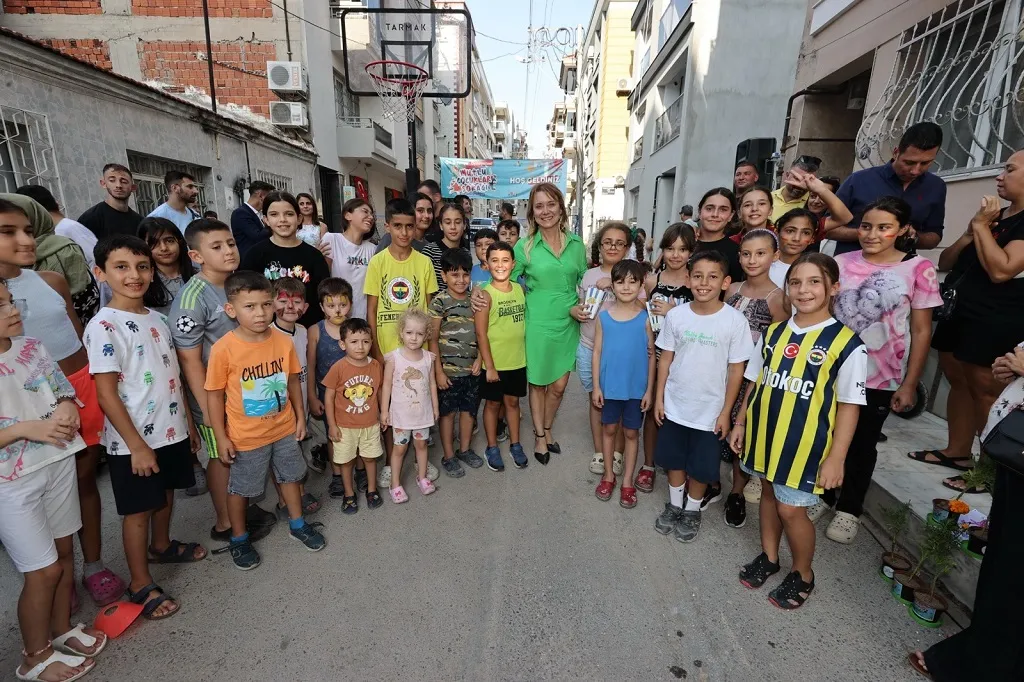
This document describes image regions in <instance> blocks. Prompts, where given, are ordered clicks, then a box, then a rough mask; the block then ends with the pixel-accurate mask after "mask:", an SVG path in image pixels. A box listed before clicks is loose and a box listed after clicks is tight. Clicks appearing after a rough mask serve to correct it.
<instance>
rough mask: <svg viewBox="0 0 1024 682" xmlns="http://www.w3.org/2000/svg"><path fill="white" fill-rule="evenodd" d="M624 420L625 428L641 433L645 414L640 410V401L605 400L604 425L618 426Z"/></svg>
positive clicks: (602, 420)
mask: <svg viewBox="0 0 1024 682" xmlns="http://www.w3.org/2000/svg"><path fill="white" fill-rule="evenodd" d="M620 419H621V420H622V426H623V428H627V429H632V430H634V431H639V430H640V427H641V426H643V423H644V413H643V411H642V410H641V409H640V400H638V399H636V398H634V399H632V400H608V399H605V401H604V407H602V408H601V423H602V424H618V423H619V420H620Z"/></svg>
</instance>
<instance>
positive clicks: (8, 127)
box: [0, 106, 64, 205]
mask: <svg viewBox="0 0 1024 682" xmlns="http://www.w3.org/2000/svg"><path fill="white" fill-rule="evenodd" d="M21 185H43V186H45V187H47V188H48V189H49V190H50V192H52V193H53V196H54V197H55V198H56V199H57V201H58V202H59V203H60V204H61V205H63V204H64V191H63V188H62V187H61V184H60V174H59V173H58V172H57V161H56V158H55V156H54V151H53V141H52V138H51V136H50V124H49V122H48V121H47V118H46V116H43V115H42V114H33V113H31V112H28V111H22V110H21V109H15V108H13V107H6V106H0V191H2V192H8V193H12V192H14V190H15V189H17V188H18V187H19V186H21Z"/></svg>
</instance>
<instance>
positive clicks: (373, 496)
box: [366, 490, 384, 509]
mask: <svg viewBox="0 0 1024 682" xmlns="http://www.w3.org/2000/svg"><path fill="white" fill-rule="evenodd" d="M382 504H384V500H382V499H381V497H380V493H379V492H377V491H376V490H370V491H368V492H367V493H366V506H367V508H369V509H377V508H378V507H380V506H381V505H382Z"/></svg>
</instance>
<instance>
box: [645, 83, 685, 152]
mask: <svg viewBox="0 0 1024 682" xmlns="http://www.w3.org/2000/svg"><path fill="white" fill-rule="evenodd" d="M682 119H683V96H682V95H679V97H676V101H675V102H672V104H670V105H668V109H666V110H665V113H663V114H662V115H661V116H659V117H658V120H656V121H655V122H654V149H652V150H651V151H652V152H656V151H658V150H659V149H661V148H662V147H664V146H665V145H667V144H668V143H669V142H671V141H672V140H674V139H676V138H677V137H678V136H679V128H680V124H681V123H682Z"/></svg>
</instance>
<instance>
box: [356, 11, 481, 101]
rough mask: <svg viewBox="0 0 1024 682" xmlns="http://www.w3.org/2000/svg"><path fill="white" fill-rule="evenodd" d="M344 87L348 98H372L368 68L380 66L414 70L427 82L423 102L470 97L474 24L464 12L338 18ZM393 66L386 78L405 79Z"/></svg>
mask: <svg viewBox="0 0 1024 682" xmlns="http://www.w3.org/2000/svg"><path fill="white" fill-rule="evenodd" d="M338 17H339V18H340V19H341V21H340V23H341V36H342V37H341V45H342V51H343V53H344V58H345V82H346V85H347V86H348V90H349V92H351V93H352V94H353V95H359V96H367V97H373V96H377V90H376V89H375V88H374V86H373V83H372V82H371V79H370V77H369V76H368V75H367V73H366V67H367V65H370V64H373V63H375V62H380V61H388V62H392V61H393V62H403V63H406V64H412V65H414V66H417V67H419V68H420V69H422V70H423V71H425V72H426V75H427V78H428V79H429V80H428V82H427V84H426V87H425V88H424V90H423V94H422V95H421V96H422V97H439V98H443V99H444V98H447V99H450V98H452V97H466V96H467V95H469V92H470V83H471V81H470V64H471V63H472V45H473V21H472V19H471V18H470V16H469V12H468V11H466V10H465V9H423V8H402V9H399V8H393V7H388V8H356V9H345V10H342V11H341V12H340V13H338ZM408 74H409V71H408V70H407V69H403V68H400V67H398V66H397V65H396V66H395V68H394V69H393V70H389V71H386V72H384V73H383V74H381V75H384V76H386V77H389V78H394V79H402V78H406V77H408Z"/></svg>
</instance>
